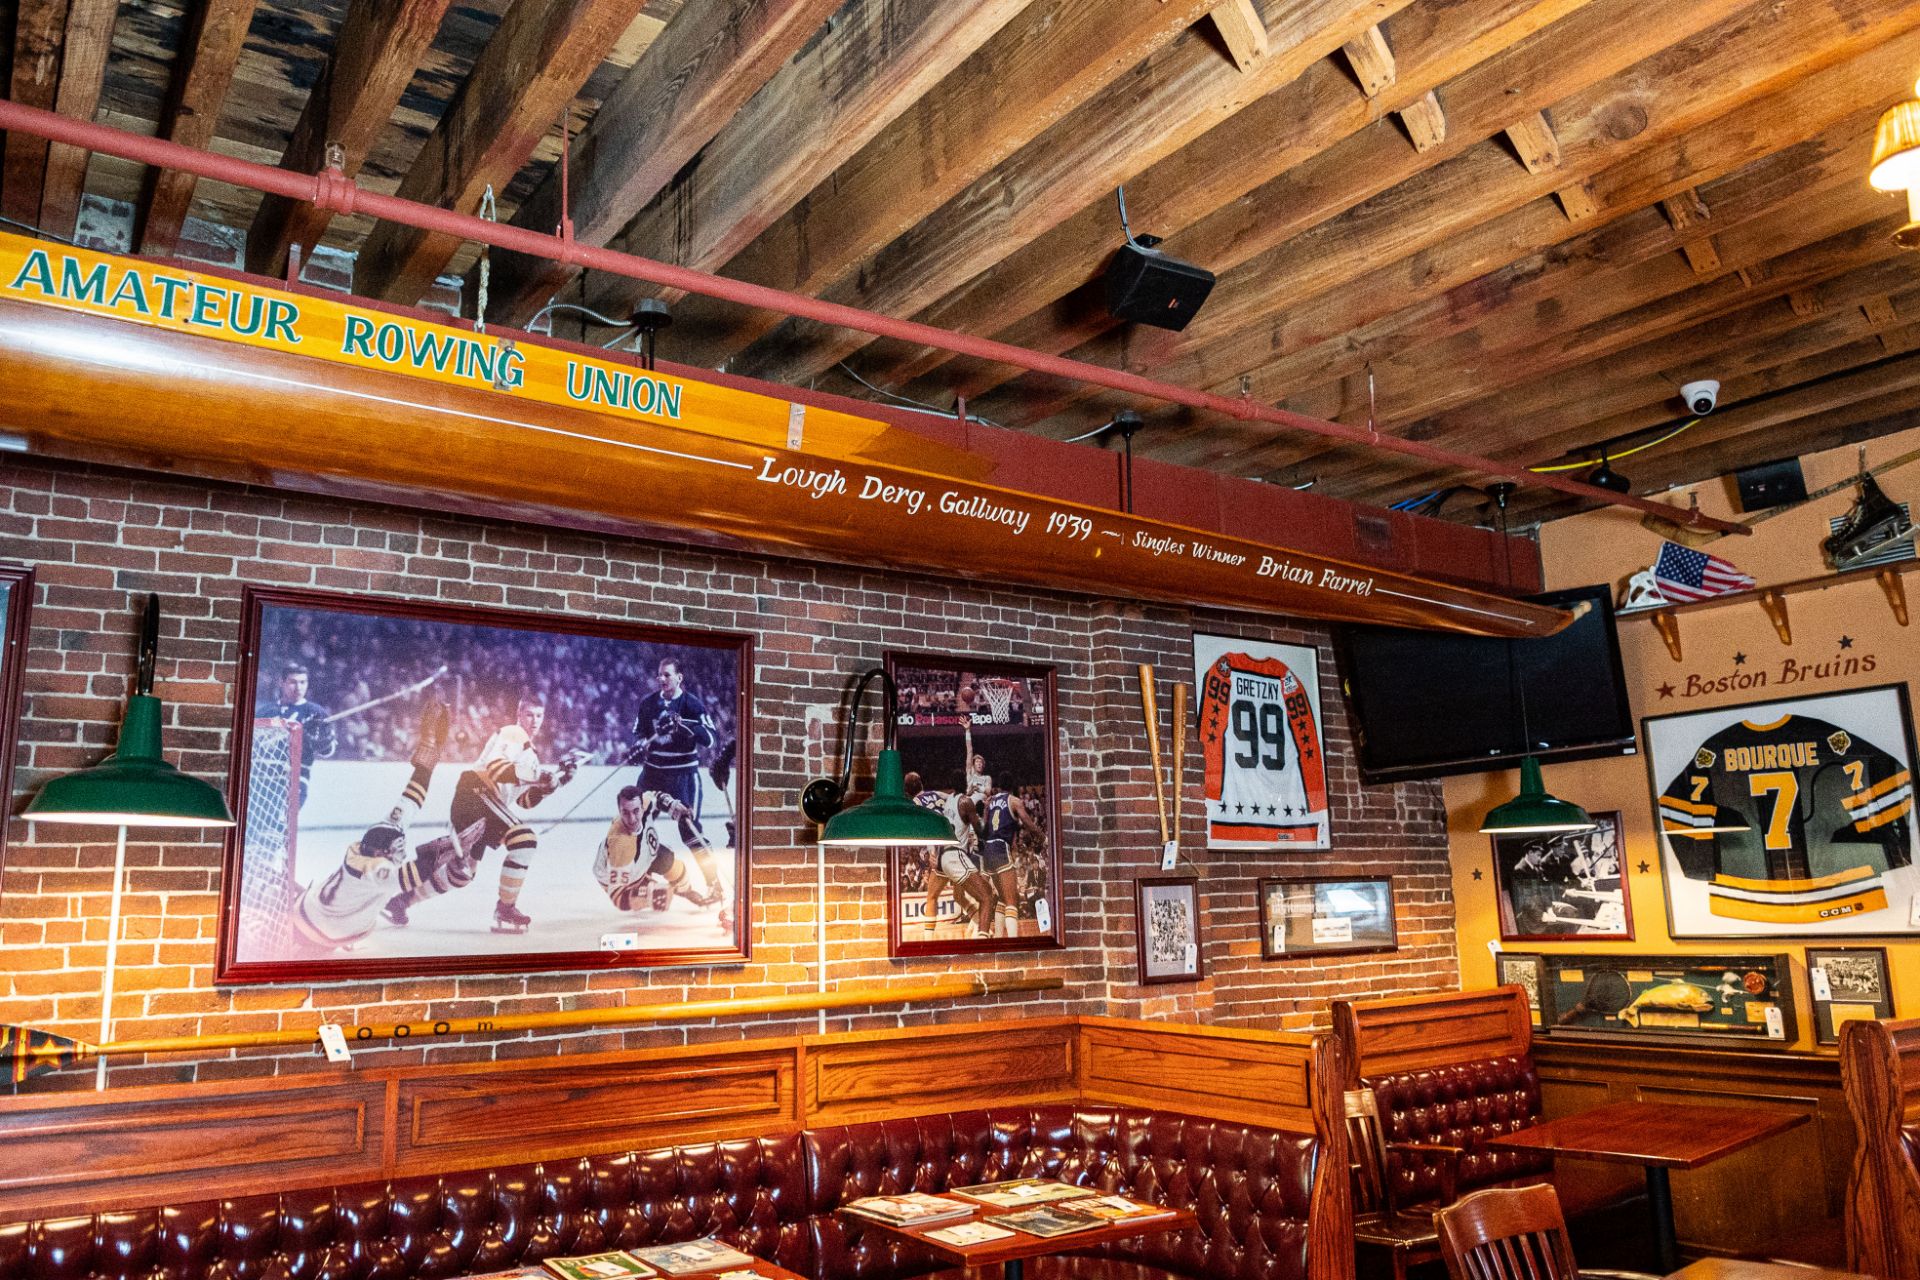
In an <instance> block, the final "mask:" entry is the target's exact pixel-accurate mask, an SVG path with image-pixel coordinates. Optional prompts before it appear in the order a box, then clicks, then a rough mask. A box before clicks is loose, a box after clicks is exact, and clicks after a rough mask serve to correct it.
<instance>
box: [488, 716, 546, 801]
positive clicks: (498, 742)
mask: <svg viewBox="0 0 1920 1280" xmlns="http://www.w3.org/2000/svg"><path fill="white" fill-rule="evenodd" d="M472 771H473V772H474V773H477V774H479V775H480V776H481V777H482V778H484V779H485V780H486V781H487V782H489V783H491V784H492V785H493V787H494V789H495V790H496V791H497V792H499V794H500V798H501V799H503V800H505V801H507V802H508V803H514V802H517V801H518V800H519V799H520V798H521V797H522V796H524V795H525V794H526V793H527V790H528V788H530V787H531V786H533V784H534V783H536V782H539V781H540V778H541V773H540V753H539V752H537V751H535V750H534V749H533V739H532V738H530V737H528V736H527V731H526V730H525V729H523V728H521V727H520V726H519V725H517V724H510V725H505V726H503V727H502V728H500V729H499V730H498V731H496V732H495V733H494V735H493V736H492V737H491V738H488V739H487V745H486V746H484V747H482V748H480V758H479V759H477V760H475V761H474V762H473V770H472Z"/></svg>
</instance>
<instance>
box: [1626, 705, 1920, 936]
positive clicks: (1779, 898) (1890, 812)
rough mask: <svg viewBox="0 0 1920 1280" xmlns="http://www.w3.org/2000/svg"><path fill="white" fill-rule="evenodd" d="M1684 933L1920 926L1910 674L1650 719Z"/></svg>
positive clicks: (1665, 855)
mask: <svg viewBox="0 0 1920 1280" xmlns="http://www.w3.org/2000/svg"><path fill="white" fill-rule="evenodd" d="M1641 737H1642V739H1643V740H1644V742H1645V744H1646V755H1647V770H1648V775H1649V779H1650V784H1651V787H1652V791H1653V807H1654V820H1655V822H1654V825H1655V827H1656V829H1657V830H1658V831H1659V833H1660V849H1661V863H1662V866H1661V870H1662V872H1663V874H1662V876H1661V881H1662V884H1663V885H1664V887H1665V891H1666V899H1667V918H1668V922H1669V925H1670V931H1671V935H1672V936H1673V937H1675V938H1765V937H1775V938H1778V937H1808V938H1840V937H1867V936H1912V935H1914V934H1920V901H1917V900H1916V899H1917V897H1920V871H1916V869H1915V867H1914V820H1913V775H1912V767H1913V758H1914V748H1913V719H1912V716H1911V714H1910V713H1909V711H1908V707H1907V690H1906V686H1905V685H1880V686H1876V687H1874V688H1868V689H1853V690H1849V691H1847V692H1844V693H1828V694H1810V695H1808V696H1806V697H1800V698H1777V699H1773V700H1771V701H1767V702H1753V703H1747V704H1745V705H1743V706H1734V707H1715V708H1713V709H1712V710H1709V711H1688V712H1681V713H1678V714H1675V715H1666V716H1652V717H1649V718H1648V719H1646V720H1645V721H1643V722H1642V724H1641Z"/></svg>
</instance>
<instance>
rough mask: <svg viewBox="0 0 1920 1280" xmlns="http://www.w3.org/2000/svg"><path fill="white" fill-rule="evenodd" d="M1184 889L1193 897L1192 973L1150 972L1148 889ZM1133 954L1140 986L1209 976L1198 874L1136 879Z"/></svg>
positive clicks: (1195, 980)
mask: <svg viewBox="0 0 1920 1280" xmlns="http://www.w3.org/2000/svg"><path fill="white" fill-rule="evenodd" d="M1173 888H1180V889H1185V890H1187V892H1188V893H1189V894H1190V895H1191V896H1192V898H1193V972H1192V973H1162V974H1149V973H1148V972H1147V911H1146V907H1147V890H1149V889H1173ZM1133 955H1134V962H1135V965H1136V967H1137V969H1138V971H1139V972H1138V977H1139V981H1140V985H1141V986H1143V987H1153V986H1159V985H1160V984H1161V983H1166V982H1199V981H1201V980H1203V979H1204V978H1205V977H1206V976H1207V943H1206V938H1205V937H1204V936H1203V935H1202V931H1201V919H1200V881H1199V879H1198V878H1197V877H1195V876H1139V877H1136V878H1135V880H1134V882H1133Z"/></svg>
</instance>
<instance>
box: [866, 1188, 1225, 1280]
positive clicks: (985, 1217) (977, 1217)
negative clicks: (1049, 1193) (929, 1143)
mask: <svg viewBox="0 0 1920 1280" xmlns="http://www.w3.org/2000/svg"><path fill="white" fill-rule="evenodd" d="M1087 1194H1088V1195H1098V1194H1100V1193H1099V1192H1097V1191H1088V1192H1087ZM953 1198H954V1199H956V1200H966V1199H968V1197H966V1196H960V1195H955V1196H953ZM1022 1207H1024V1208H1044V1207H1046V1206H1045V1205H1027V1206H1006V1207H1002V1206H1000V1205H990V1204H981V1205H979V1207H978V1208H976V1209H975V1210H974V1212H973V1213H972V1214H971V1215H970V1216H968V1217H965V1218H948V1219H947V1220H946V1221H945V1222H929V1223H927V1224H925V1225H924V1226H917V1227H896V1226H893V1225H892V1224H890V1223H885V1222H879V1221H876V1220H875V1219H873V1218H867V1217H862V1216H861V1215H859V1214H857V1213H850V1214H848V1215H847V1220H848V1221H849V1222H857V1223H859V1224H860V1225H861V1226H862V1227H864V1228H866V1229H867V1230H869V1231H885V1232H889V1233H891V1234H892V1235H895V1236H898V1237H900V1238H901V1239H903V1240H912V1241H914V1242H915V1243H916V1244H918V1245H920V1246H921V1247H922V1248H924V1249H929V1250H932V1251H933V1253H934V1254H935V1255H937V1256H938V1257H939V1258H940V1259H941V1260H942V1261H945V1262H952V1263H956V1264H958V1265H961V1266H969V1267H971V1266H979V1265H984V1264H990V1263H999V1262H1011V1261H1013V1260H1014V1259H1015V1258H1040V1257H1045V1256H1046V1255H1047V1254H1050V1253H1059V1252H1060V1251H1061V1250H1062V1249H1078V1248H1082V1247H1084V1246H1086V1245H1094V1244H1106V1243H1108V1242H1109V1241H1113V1240H1126V1239H1128V1238H1130V1237H1133V1236H1145V1235H1154V1234H1157V1233H1159V1232H1162V1231H1178V1230H1180V1229H1181V1228H1182V1227H1192V1226H1198V1225H1199V1222H1200V1220H1199V1219H1198V1218H1196V1217H1194V1215H1193V1212H1192V1211H1191V1210H1189V1209H1175V1210H1174V1211H1173V1213H1172V1214H1171V1215H1170V1216H1168V1217H1165V1218H1155V1219H1154V1220H1153V1221H1151V1222H1108V1223H1103V1224H1101V1225H1100V1226H1097V1227H1094V1228H1092V1229H1090V1230H1087V1231H1075V1232H1072V1233H1070V1234H1068V1235H1064V1236H1030V1235H1028V1234H1026V1233H1025V1232H1024V1231H1014V1233H1013V1234H1012V1235H1011V1236H1009V1237H1008V1238H1007V1239H1005V1240H989V1241H987V1242H986V1243H984V1244H970V1245H952V1244H945V1243H943V1242H941V1241H939V1240H929V1239H927V1238H926V1235H927V1232H929V1231H938V1230H940V1229H941V1228H943V1227H953V1226H958V1225H959V1224H961V1223H963V1222H983V1221H992V1220H993V1219H994V1218H997V1217H999V1216H1000V1215H1002V1214H1006V1213H1019V1212H1020V1211H1021V1208H1022ZM1008 1230H1012V1228H1008Z"/></svg>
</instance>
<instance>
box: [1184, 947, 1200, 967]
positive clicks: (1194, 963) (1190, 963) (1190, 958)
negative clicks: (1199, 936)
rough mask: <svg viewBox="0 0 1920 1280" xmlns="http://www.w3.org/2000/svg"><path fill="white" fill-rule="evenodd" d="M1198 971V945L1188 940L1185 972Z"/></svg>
mask: <svg viewBox="0 0 1920 1280" xmlns="http://www.w3.org/2000/svg"><path fill="white" fill-rule="evenodd" d="M1199 971H1200V947H1199V945H1198V944H1196V943H1192V942H1189V943H1188V944H1187V972H1188V973H1198V972H1199Z"/></svg>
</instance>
